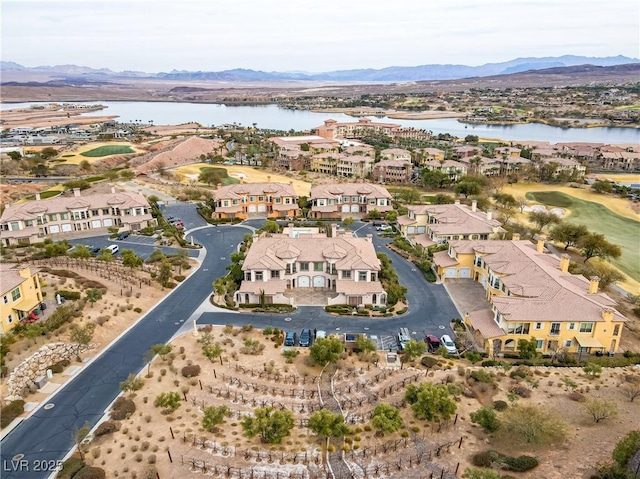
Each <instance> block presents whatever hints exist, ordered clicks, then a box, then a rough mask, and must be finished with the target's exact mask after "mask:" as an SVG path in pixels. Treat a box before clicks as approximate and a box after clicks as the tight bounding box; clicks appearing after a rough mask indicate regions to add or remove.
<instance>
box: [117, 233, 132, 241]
mask: <svg viewBox="0 0 640 479" xmlns="http://www.w3.org/2000/svg"><path fill="white" fill-rule="evenodd" d="M130 234H131V232H130V231H123V232H122V233H120V234H119V235H118V239H119V240H123V239H126V238H128V237H129V235H130Z"/></svg>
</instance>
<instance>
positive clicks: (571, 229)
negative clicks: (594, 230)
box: [549, 221, 589, 251]
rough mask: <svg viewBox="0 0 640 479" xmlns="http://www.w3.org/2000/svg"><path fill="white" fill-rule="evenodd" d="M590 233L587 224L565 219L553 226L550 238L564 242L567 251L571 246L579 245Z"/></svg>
mask: <svg viewBox="0 0 640 479" xmlns="http://www.w3.org/2000/svg"><path fill="white" fill-rule="evenodd" d="M588 234H589V230H588V229H587V227H586V226H584V225H579V224H576V223H568V222H564V221H563V222H561V223H560V224H558V225H556V226H554V227H553V229H552V230H551V232H550V233H549V239H550V240H552V241H559V242H561V243H564V250H565V251H567V250H568V249H569V247H570V246H575V245H577V244H578V242H579V241H580V240H581V239H582V238H583V237H585V236H586V235H588Z"/></svg>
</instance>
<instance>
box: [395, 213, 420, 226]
mask: <svg viewBox="0 0 640 479" xmlns="http://www.w3.org/2000/svg"><path fill="white" fill-rule="evenodd" d="M396 221H397V222H398V224H399V225H401V226H406V225H415V224H416V223H417V221H416V220H412V219H411V218H409V217H408V216H407V215H402V216H398V219H397V220H396Z"/></svg>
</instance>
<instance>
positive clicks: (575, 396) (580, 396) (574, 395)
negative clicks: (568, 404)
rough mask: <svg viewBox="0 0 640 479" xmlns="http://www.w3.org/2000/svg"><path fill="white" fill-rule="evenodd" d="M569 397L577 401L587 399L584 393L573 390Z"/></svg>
mask: <svg viewBox="0 0 640 479" xmlns="http://www.w3.org/2000/svg"><path fill="white" fill-rule="evenodd" d="M569 399H571V400H572V401H576V402H585V401H586V400H587V398H586V396H585V395H584V394H580V393H579V392H577V391H573V392H572V393H569Z"/></svg>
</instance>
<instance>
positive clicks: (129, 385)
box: [120, 373, 144, 393]
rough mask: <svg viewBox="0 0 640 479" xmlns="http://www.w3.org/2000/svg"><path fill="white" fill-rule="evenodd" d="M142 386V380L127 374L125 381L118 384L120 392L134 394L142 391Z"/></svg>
mask: <svg viewBox="0 0 640 479" xmlns="http://www.w3.org/2000/svg"><path fill="white" fill-rule="evenodd" d="M142 386H144V379H142V378H139V377H138V376H136V375H135V374H133V373H129V375H128V376H127V379H125V380H124V381H122V382H121V383H120V390H121V391H122V392H125V393H127V392H134V391H138V390H139V389H142Z"/></svg>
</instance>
